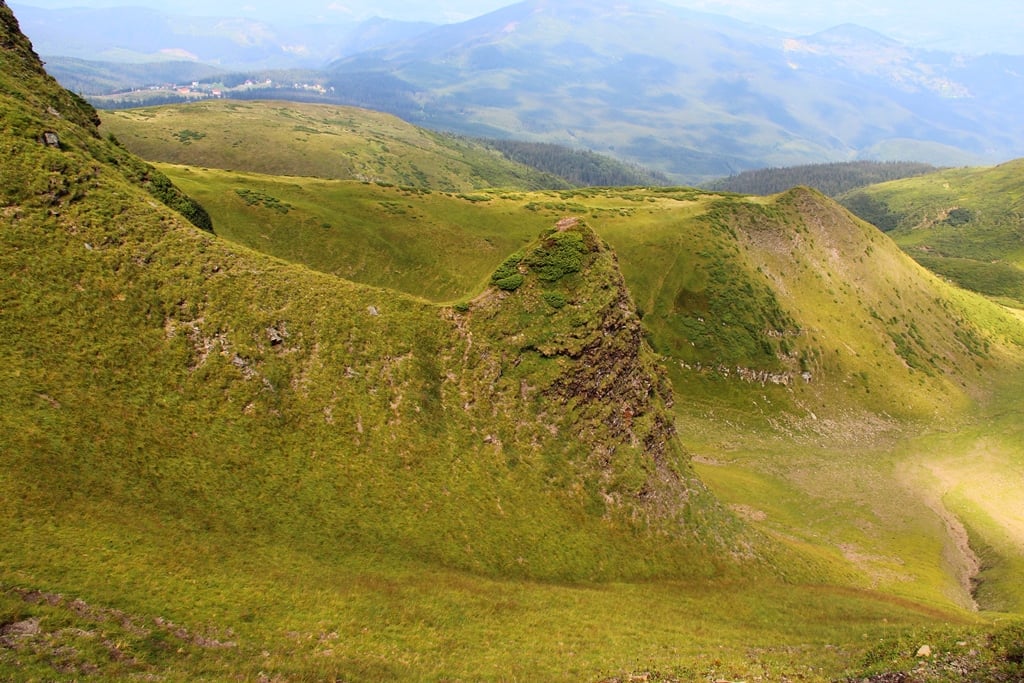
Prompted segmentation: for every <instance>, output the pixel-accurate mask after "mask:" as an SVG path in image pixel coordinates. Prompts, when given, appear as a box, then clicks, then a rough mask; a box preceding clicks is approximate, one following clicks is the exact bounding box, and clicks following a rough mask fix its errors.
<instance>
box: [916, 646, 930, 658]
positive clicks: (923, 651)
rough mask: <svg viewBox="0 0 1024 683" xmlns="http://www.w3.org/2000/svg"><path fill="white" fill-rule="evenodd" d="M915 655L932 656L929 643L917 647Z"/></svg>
mask: <svg viewBox="0 0 1024 683" xmlns="http://www.w3.org/2000/svg"><path fill="white" fill-rule="evenodd" d="M917 656H918V657H931V656H932V648H931V645H922V646H921V647H919V648H918V649H917Z"/></svg>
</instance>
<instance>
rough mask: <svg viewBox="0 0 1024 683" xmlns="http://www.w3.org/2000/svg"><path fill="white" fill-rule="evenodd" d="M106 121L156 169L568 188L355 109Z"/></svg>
mask: <svg viewBox="0 0 1024 683" xmlns="http://www.w3.org/2000/svg"><path fill="white" fill-rule="evenodd" d="M103 119H104V122H103V130H104V132H109V133H112V134H113V135H115V136H116V137H117V138H118V139H119V140H120V141H121V142H122V143H123V144H124V145H125V146H126V147H127V148H128V149H130V150H131V151H132V152H134V153H136V154H139V155H140V156H142V157H144V158H146V159H151V160H155V161H165V162H170V163H187V164H189V165H192V166H210V167H213V168H231V169H235V170H239V171H252V172H256V173H272V174H275V175H295V176H316V177H321V178H341V179H355V180H365V181H370V182H387V183H393V184H396V185H406V186H415V187H420V188H427V189H437V190H448V191H468V190H473V189H476V188H480V187H517V188H541V187H567V186H568V183H566V182H565V181H563V180H560V179H558V178H556V177H554V176H551V175H549V174H544V173H540V172H538V171H535V170H533V169H531V168H529V167H527V166H525V165H522V164H517V163H514V162H511V161H509V160H508V159H506V158H505V157H504V156H502V155H501V154H499V153H498V152H496V151H494V150H491V149H488V148H487V147H485V146H483V145H481V144H478V143H474V142H470V141H467V140H463V139H459V138H455V137H451V136H447V135H442V134H440V133H434V132H430V131H427V130H424V129H421V128H416V127H414V126H411V125H409V124H407V123H404V122H403V121H401V120H399V119H397V118H395V117H393V116H389V115H387V114H380V113H376V112H370V111H366V110H362V109H354V108H347V107H334V106H327V105H312V104H297V103H281V102H237V101H231V102H229V101H223V100H216V101H206V102H199V103H194V104H190V105H179V106H170V107H154V108H148V109H132V110H128V111H121V112H107V113H104V115H103Z"/></svg>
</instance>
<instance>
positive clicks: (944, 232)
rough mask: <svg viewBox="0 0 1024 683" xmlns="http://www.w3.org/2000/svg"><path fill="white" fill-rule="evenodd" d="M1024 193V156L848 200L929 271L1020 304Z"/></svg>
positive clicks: (868, 191) (895, 185)
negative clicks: (995, 164)
mask: <svg viewBox="0 0 1024 683" xmlns="http://www.w3.org/2000/svg"><path fill="white" fill-rule="evenodd" d="M1022 196H1024V161H1012V162H1009V163H1006V164H1002V165H1000V166H996V167H992V168H965V169H950V170H948V171H942V172H939V173H934V174H929V175H927V176H923V177H920V178H913V179H906V180H902V181H894V182H891V183H885V184H880V185H874V186H871V187H867V188H864V189H863V190H859V191H857V192H851V193H849V194H847V195H845V196H844V197H842V201H843V203H844V204H845V205H846V206H847V207H849V208H850V209H851V210H852V211H855V212H856V213H857V214H858V215H860V216H861V217H863V218H864V219H865V220H867V221H870V222H872V223H874V224H875V225H877V226H878V227H879V228H881V229H882V230H886V231H889V232H890V235H891V236H892V238H893V239H894V240H895V241H896V242H897V243H898V244H899V245H900V246H901V247H903V248H904V249H905V250H906V251H907V253H909V254H910V255H911V256H913V257H914V258H915V259H916V260H917V261H918V262H920V263H921V264H923V265H924V266H926V267H928V268H929V269H931V270H933V271H935V272H936V273H939V274H941V275H943V276H945V277H948V278H949V279H951V280H953V281H954V282H956V283H957V284H959V285H961V286H962V287H966V288H968V289H972V290H974V291H977V292H981V293H983V294H987V295H989V296H993V297H997V298H999V299H1001V300H1003V301H1006V302H1010V303H1013V305H1016V306H1020V305H1021V304H1022V302H1024V271H1022V268H1024V241H1022V240H1021V234H1020V224H1021V215H1022V212H1024V205H1022V200H1021V197H1022Z"/></svg>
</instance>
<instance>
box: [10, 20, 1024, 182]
mask: <svg viewBox="0 0 1024 683" xmlns="http://www.w3.org/2000/svg"><path fill="white" fill-rule="evenodd" d="M104 12H106V13H104ZM110 12H112V10H106V11H101V10H95V11H89V12H87V11H80V10H69V11H67V12H65V13H63V14H62V13H58V12H54V11H45V12H44V11H41V10H35V11H28V12H26V11H22V12H21V14H22V16H23V17H24V18H23V23H24V25H25V28H26V32H27V33H28V34H29V35H30V36H31V37H32V38H33V40H34V42H35V44H36V46H37V49H38V50H39V51H40V52H41V53H42V54H44V55H46V54H69V53H72V52H73V53H74V54H72V55H71V56H75V57H79V58H85V57H86V56H87V55H88V54H93V55H94V57H93V58H98V57H103V58H106V59H110V58H112V57H114V56H116V55H115V54H114V53H117V54H119V55H121V56H130V55H134V56H135V57H136V58H137V59H142V58H143V57H145V58H147V59H151V58H153V56H155V55H158V54H164V55H168V56H174V57H178V58H181V57H184V56H190V55H191V56H193V57H194V58H196V59H199V60H202V61H206V62H217V63H219V64H221V65H224V66H225V67H232V68H235V69H256V68H265V67H267V66H273V65H276V66H287V65H292V66H307V67H308V66H311V65H317V66H318V67H320V68H323V69H324V71H323V73H321V76H320V79H321V81H322V82H323V84H324V85H325V86H327V89H326V92H325V93H324V94H323V95H317V97H320V98H321V100H322V101H329V102H336V103H344V104H352V105H357V106H363V107H367V108H371V109H378V110H382V111H387V112H390V113H394V114H397V115H399V116H401V117H403V118H405V119H406V120H408V121H410V122H413V123H416V124H418V125H423V126H427V127H432V128H438V129H446V130H453V131H457V132H460V133H465V134H471V135H478V136H485V137H492V138H510V139H518V140H524V141H529V142H554V143H559V144H563V145H570V146H574V147H578V148H586V149H591V150H594V151H598V152H603V153H608V154H611V155H614V156H616V157H618V158H620V159H623V160H626V161H630V162H634V163H638V164H642V165H645V166H647V167H650V168H652V169H655V170H657V171H659V172H662V173H665V174H668V175H669V176H670V177H671V178H672V179H673V180H674V181H676V182H685V183H695V182H702V181H706V180H708V179H711V178H716V177H722V176H728V175H733V174H735V173H738V172H741V171H743V170H748V169H753V168H761V167H765V166H789V165H796V164H806V163H819V162H836V161H849V160H855V159H872V160H913V161H921V162H927V163H932V164H937V165H949V166H956V165H965V164H980V163H993V162H997V161H1002V160H1005V159H1009V158H1012V157H1016V156H1022V155H1024V124H1022V123H1021V121H1020V118H1019V116H1018V110H1019V104H1020V102H1022V101H1024V57H1022V56H1008V55H986V56H976V57H967V56H962V55H956V54H952V53H944V52H932V51H923V50H918V49H913V48H910V47H907V46H904V45H902V44H900V43H898V42H896V41H894V40H892V39H890V38H887V37H886V36H883V35H880V34H878V33H875V32H873V31H870V30H867V29H864V28H862V27H859V26H854V25H844V26H838V27H836V28H833V29H830V30H828V31H825V32H822V33H818V34H815V35H812V36H793V35H787V34H783V33H780V32H777V31H774V30H772V29H768V28H765V27H763V26H757V25H753V24H746V23H743V22H738V21H735V20H733V19H728V18H725V17H721V16H717V15H711V14H704V13H699V12H693V11H688V10H683V9H680V8H675V7H670V6H667V5H664V4H660V3H658V2H653V1H648V0H630V1H627V2H621V1H617V0H600V1H597V2H581V1H576V0H568V1H566V2H559V3H553V2H550V1H549V0H529V1H527V2H521V3H517V4H514V5H511V6H509V7H506V8H504V9H502V10H499V11H497V12H493V13H490V14H487V15H484V16H481V17H478V18H476V19H473V20H471V21H467V22H463V23H459V24H451V25H444V26H431V25H428V24H402V23H397V22H385V21H383V20H382V21H378V22H372V23H364V24H358V25H356V24H351V25H345V26H341V25H337V26H328V25H321V26H310V27H302V28H292V29H287V28H284V27H270V26H266V25H262V24H259V23H257V22H251V21H242V20H223V21H215V20H210V19H205V20H203V21H202V23H197V22H196V20H194V19H190V20H185V19H180V18H178V19H175V18H172V17H168V16H166V15H162V14H159V13H156V12H152V11H148V10H146V11H143V10H139V11H137V12H136V11H124V10H119V11H118V14H117V15H116V16H112V15H111V14H110ZM58 19H59V20H58ZM114 23H116V24H117V25H118V26H119V27H124V30H123V31H120V32H119V34H118V35H119V36H122V35H123V36H126V37H125V38H123V39H121V40H122V42H121V43H120V44H118V45H111V44H109V43H108V44H107V45H106V49H105V50H102V49H101V46H100V43H99V41H102V40H109V39H108V38H104V36H106V35H109V26H110V25H112V24H114ZM61 27H63V28H61ZM92 27H95V28H92ZM133 27H137V30H136V28H133ZM142 27H146V28H145V30H143V29H142ZM86 36H95V38H93V39H89V38H86ZM90 40H91V41H92V42H90ZM90 50H91V51H92V52H91V53H90ZM332 59H333V61H331V60H332ZM328 62H329V64H328ZM325 64H327V66H326V67H325V66H324V65H325ZM76 68H78V69H79V71H78V73H80V72H81V69H83V68H84V67H82V66H81V65H79V66H78V67H76ZM72 73H75V72H74V71H72V72H68V71H67V70H65V72H64V73H63V74H58V76H59V77H60V78H61V79H62V82H65V83H68V82H69V80H70V79H71V77H72V76H71V74H72ZM213 78H217V77H216V76H214V77H213ZM332 88H333V90H332ZM289 94H291V95H294V93H289V92H279V93H276V95H277V96H285V97H287V96H289ZM274 95H275V93H273V92H267V93H264V94H261V95H260V96H274Z"/></svg>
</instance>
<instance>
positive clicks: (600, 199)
mask: <svg viewBox="0 0 1024 683" xmlns="http://www.w3.org/2000/svg"><path fill="white" fill-rule="evenodd" d="M161 168H162V170H163V171H164V172H165V173H167V174H169V175H170V176H171V177H173V178H174V179H175V182H177V183H179V184H180V185H181V186H182V187H183V188H185V190H186V191H188V192H189V193H192V194H193V195H194V196H195V197H197V198H198V199H199V200H200V201H201V202H202V203H203V204H204V205H205V206H207V207H208V208H209V210H210V211H211V212H212V214H213V215H214V217H215V219H216V222H217V225H218V233H219V234H221V235H222V236H225V237H227V238H229V239H232V240H237V241H239V242H241V243H243V244H246V245H247V246H250V247H253V248H256V249H261V250H266V251H268V252H270V253H273V254H275V255H278V256H280V257H282V258H286V259H289V260H294V261H299V262H302V263H305V264H307V265H309V266H311V267H313V268H316V269H318V270H322V271H325V272H331V273H337V274H341V275H344V276H345V277H349V278H353V279H356V280H359V281H362V282H366V283H367V284H372V285H376V286H385V287H393V288H397V289H400V290H402V291H405V292H407V293H409V294H413V295H416V296H424V297H426V298H428V299H432V300H434V301H455V300H459V299H465V298H468V297H470V296H472V295H473V293H474V291H475V288H476V287H478V286H479V284H480V283H481V282H483V281H484V280H485V279H486V278H487V277H488V276H489V274H490V273H491V272H492V271H493V269H494V268H495V267H496V266H497V265H498V264H499V263H500V262H501V260H502V259H503V258H504V256H505V255H506V254H507V253H509V252H511V251H513V250H516V249H518V248H519V247H520V246H521V245H522V244H523V243H524V241H527V240H530V239H532V238H533V237H534V235H536V234H537V232H538V231H540V230H542V229H544V227H545V226H547V225H550V224H551V223H553V222H555V221H557V220H559V219H560V218H563V217H565V216H569V215H575V216H581V217H585V218H586V220H587V221H588V223H590V224H591V225H593V226H594V228H595V229H596V230H597V231H598V232H599V234H601V235H602V236H603V237H605V238H606V239H608V240H609V241H610V242H611V243H612V244H613V246H614V247H615V250H616V252H617V253H618V254H619V255H620V257H621V260H622V269H623V272H624V273H625V276H626V278H627V281H628V283H629V287H630V290H631V291H632V292H633V294H634V296H635V297H636V300H637V303H638V305H639V307H640V308H641V310H642V311H643V313H644V316H645V317H644V324H645V327H646V328H647V329H648V331H649V334H650V340H651V342H652V344H653V345H654V347H655V348H656V349H657V350H658V351H659V352H660V353H662V354H664V355H666V356H668V357H670V358H673V359H675V360H676V361H678V362H681V363H685V364H687V365H689V366H690V367H691V369H692V368H699V369H700V371H701V372H706V373H712V374H722V373H724V372H726V371H728V372H730V373H733V374H736V373H739V374H740V376H741V377H745V378H747V379H752V380H753V379H757V380H758V381H768V382H769V383H772V382H776V383H780V384H779V386H783V387H785V393H786V394H787V395H790V396H796V397H799V396H808V397H810V396H815V397H817V398H815V399H814V400H811V399H810V398H808V399H807V401H808V405H812V404H813V403H818V404H819V406H818V407H817V408H814V409H810V408H808V410H810V412H814V413H819V412H821V410H822V409H825V410H826V411H827V407H823V406H821V405H820V403H821V402H822V401H825V402H826V403H834V404H835V405H838V406H845V405H848V404H849V403H850V401H851V400H852V401H853V403H856V404H860V405H864V406H868V407H870V408H871V409H873V410H874V409H877V410H883V411H888V412H890V413H896V414H905V415H916V416H919V417H924V416H929V415H932V414H933V411H935V410H939V411H940V412H941V411H943V410H949V409H952V408H953V407H954V405H955V401H950V398H949V397H950V396H960V397H961V399H962V400H963V401H964V402H966V403H969V402H970V400H971V399H970V397H972V396H974V397H977V396H979V395H980V394H982V393H984V390H983V387H984V386H985V384H986V381H987V380H986V377H987V376H988V373H989V372H990V371H991V370H992V368H994V367H999V366H1000V363H1001V361H1000V360H998V358H997V357H998V355H999V354H1000V353H1002V351H1000V349H1001V348H1002V342H1001V339H1000V336H1001V335H1002V334H1003V333H1002V332H999V331H998V330H999V329H1007V330H1013V325H1014V323H1013V322H1012V321H1009V320H1006V319H1005V315H1004V314H1002V313H1001V312H1000V311H999V310H998V309H996V308H995V307H988V306H986V304H985V303H984V302H981V301H975V300H970V299H965V298H964V295H963V294H962V293H960V292H958V291H956V290H955V289H953V288H951V287H949V286H948V285H946V284H944V283H942V282H940V281H938V280H937V279H935V278H934V277H931V276H930V275H929V274H928V273H927V271H925V270H923V269H921V268H919V267H918V266H917V265H916V264H914V263H913V261H911V260H910V259H908V258H906V257H905V256H904V255H903V254H902V253H901V252H900V251H899V249H897V248H896V247H895V245H893V244H892V242H891V241H890V240H888V239H887V238H885V237H884V236H882V235H879V234H877V231H875V230H874V229H873V228H872V227H871V226H868V225H865V224H863V223H858V222H856V221H855V220H854V219H853V218H852V217H851V216H850V215H849V214H848V213H846V212H845V211H844V210H842V209H841V208H840V207H838V206H836V205H835V204H834V203H832V202H831V201H829V200H827V199H826V198H825V197H823V196H821V195H819V194H816V193H813V192H810V191H806V190H794V191H792V192H790V193H787V194H784V195H780V196H777V197H772V198H765V199H756V198H743V197H735V196H723V195H717V194H713V193H705V192H701V191H698V190H686V189H658V190H614V189H607V190H568V191H560V192H544V193H514V192H513V193H510V192H501V191H478V192H476V193H475V194H474V195H472V196H470V195H463V196H458V195H453V194H446V193H431V194H424V193H421V192H418V191H414V190H409V189H404V190H403V189H400V188H387V187H379V186H372V185H363V184H355V183H344V182H326V181H317V180H304V181H297V180H296V179H286V178H274V177H269V176H254V175H241V174H237V173H229V172H222V171H214V170H209V169H205V170H199V169H190V168H185V167H173V166H161ZM978 307H980V308H978ZM980 311H983V312H980ZM979 316H980V317H979ZM991 320H1002V321H1003V322H1001V323H998V324H997V325H993V323H992V322H991ZM1000 325H1001V326H1002V328H1000ZM1007 334H1015V333H1012V332H1010V333H1007ZM993 354H995V355H993ZM804 372H808V373H810V375H811V380H812V381H811V382H807V381H805V380H804V379H803V373H804ZM833 390H834V391H835V392H838V393H836V394H835V396H836V400H834V401H832V400H826V398H827V397H828V396H831V395H832V394H831V392H833ZM823 392H824V393H823ZM966 403H964V404H963V405H966Z"/></svg>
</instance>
